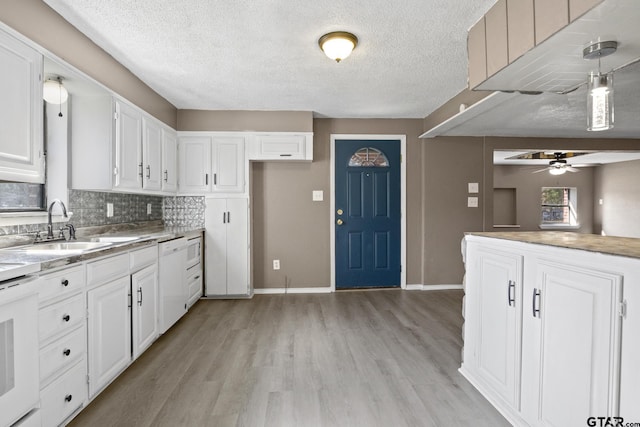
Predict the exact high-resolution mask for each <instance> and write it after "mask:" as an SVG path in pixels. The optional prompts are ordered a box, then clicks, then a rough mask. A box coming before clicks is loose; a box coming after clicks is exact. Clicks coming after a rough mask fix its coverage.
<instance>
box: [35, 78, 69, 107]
mask: <svg viewBox="0 0 640 427" xmlns="http://www.w3.org/2000/svg"><path fill="white" fill-rule="evenodd" d="M42 97H43V98H44V100H45V101H47V102H48V103H49V104H64V103H65V102H67V98H69V92H67V89H65V87H64V86H63V85H62V78H61V77H56V78H55V79H49V80H47V81H46V82H44V86H43V88H42Z"/></svg>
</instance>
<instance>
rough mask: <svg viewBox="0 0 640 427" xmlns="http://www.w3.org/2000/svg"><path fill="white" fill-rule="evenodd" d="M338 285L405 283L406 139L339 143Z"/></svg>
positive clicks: (337, 197)
mask: <svg viewBox="0 0 640 427" xmlns="http://www.w3.org/2000/svg"><path fill="white" fill-rule="evenodd" d="M335 153H336V155H335V162H336V163H335V185H336V187H335V200H336V212H335V218H336V222H335V224H334V226H335V233H336V234H335V237H336V248H335V252H336V260H335V265H336V289H348V288H371V287H394V286H400V239H401V236H400V192H401V188H400V141H398V140H336V141H335Z"/></svg>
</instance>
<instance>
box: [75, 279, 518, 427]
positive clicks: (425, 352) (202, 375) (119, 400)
mask: <svg viewBox="0 0 640 427" xmlns="http://www.w3.org/2000/svg"><path fill="white" fill-rule="evenodd" d="M461 300H462V291H430V292H419V291H401V290H378V291H357V292H337V293H334V294H316V295H300V294H298V295H256V296H254V298H253V299H252V300H233V301H224V300H201V301H200V302H198V303H197V304H196V305H195V306H194V307H193V308H192V309H191V310H190V312H189V313H188V314H187V315H186V316H185V317H184V318H183V319H182V320H180V321H179V322H178V323H177V324H176V325H175V326H174V327H173V328H172V329H170V330H169V331H168V332H167V333H166V334H165V335H163V336H162V337H161V338H160V339H159V340H158V341H157V342H156V343H155V344H154V345H153V346H152V347H151V348H150V349H149V350H148V351H147V352H146V353H145V354H143V355H142V356H141V357H140V358H139V359H138V360H137V361H136V362H135V363H134V364H133V365H132V366H131V367H130V368H129V369H128V370H127V371H125V372H124V373H123V374H122V375H121V376H120V377H119V378H118V379H117V380H116V381H115V382H114V383H113V384H112V385H111V386H109V387H108V388H107V389H106V390H105V391H104V392H103V393H102V394H101V395H100V396H98V398H96V400H94V401H93V402H92V403H91V404H90V405H89V406H88V407H87V408H86V409H85V410H84V411H82V412H81V413H80V414H79V415H78V416H77V417H76V418H75V420H74V421H73V422H72V425H73V426H154V427H155V426H172V427H176V426H296V427H297V426H394V427H395V426H492V427H495V426H507V425H509V424H508V423H507V421H506V420H505V419H504V418H503V417H502V416H501V415H500V414H499V413H498V412H497V411H496V410H495V409H494V408H493V407H492V406H491V405H490V404H489V403H488V402H487V401H486V400H485V399H484V398H483V397H482V396H481V395H480V394H479V393H478V392H477V391H476V390H475V389H474V388H473V387H472V386H471V385H470V384H469V383H468V382H467V381H466V380H465V379H464V378H463V377H462V376H461V375H460V374H459V373H458V371H457V369H458V367H459V366H460V349H461V345H462V339H461V336H460V330H461V324H462V316H461V314H460V310H461Z"/></svg>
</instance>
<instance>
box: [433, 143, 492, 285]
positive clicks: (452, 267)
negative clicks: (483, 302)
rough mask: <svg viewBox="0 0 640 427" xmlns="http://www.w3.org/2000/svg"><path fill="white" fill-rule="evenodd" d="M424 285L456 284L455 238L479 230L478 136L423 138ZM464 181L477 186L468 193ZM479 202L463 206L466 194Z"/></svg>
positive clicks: (460, 267)
mask: <svg viewBox="0 0 640 427" xmlns="http://www.w3.org/2000/svg"><path fill="white" fill-rule="evenodd" d="M422 154H423V173H424V176H423V186H424V191H423V200H422V202H423V211H424V213H423V215H424V216H423V220H424V225H423V227H424V232H423V237H424V240H423V244H424V247H423V251H424V255H423V272H422V274H423V284H425V285H438V284H460V283H462V277H463V275H464V264H463V263H462V256H461V253H460V242H461V240H462V238H463V237H464V233H465V232H466V231H482V223H483V207H484V201H483V192H482V191H483V190H482V182H483V172H484V171H483V168H484V165H483V160H482V159H483V141H482V138H465V137H461V138H458V137H438V138H433V139H425V140H423V152H422ZM469 182H477V183H479V185H480V193H479V194H475V195H474V194H469V193H468V186H467V184H468V183H469ZM468 196H478V197H479V207H477V208H468V207H467V197H468Z"/></svg>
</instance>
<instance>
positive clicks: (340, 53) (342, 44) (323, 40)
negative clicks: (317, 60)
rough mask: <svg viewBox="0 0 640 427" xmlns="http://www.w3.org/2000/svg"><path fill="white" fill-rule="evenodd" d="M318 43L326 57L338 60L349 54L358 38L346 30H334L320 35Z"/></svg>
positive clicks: (356, 43)
mask: <svg viewBox="0 0 640 427" xmlns="http://www.w3.org/2000/svg"><path fill="white" fill-rule="evenodd" d="M318 45H319V46H320V49H322V51H323V52H324V54H325V55H327V57H329V58H330V59H333V60H334V61H336V62H340V61H342V60H343V59H345V58H346V57H347V56H349V55H351V52H352V51H353V49H355V48H356V46H357V45H358V38H357V37H356V36H355V35H353V34H351V33H348V32H346V31H334V32H332V33H328V34H325V35H324V36H322V37H320V39H319V40H318Z"/></svg>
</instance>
